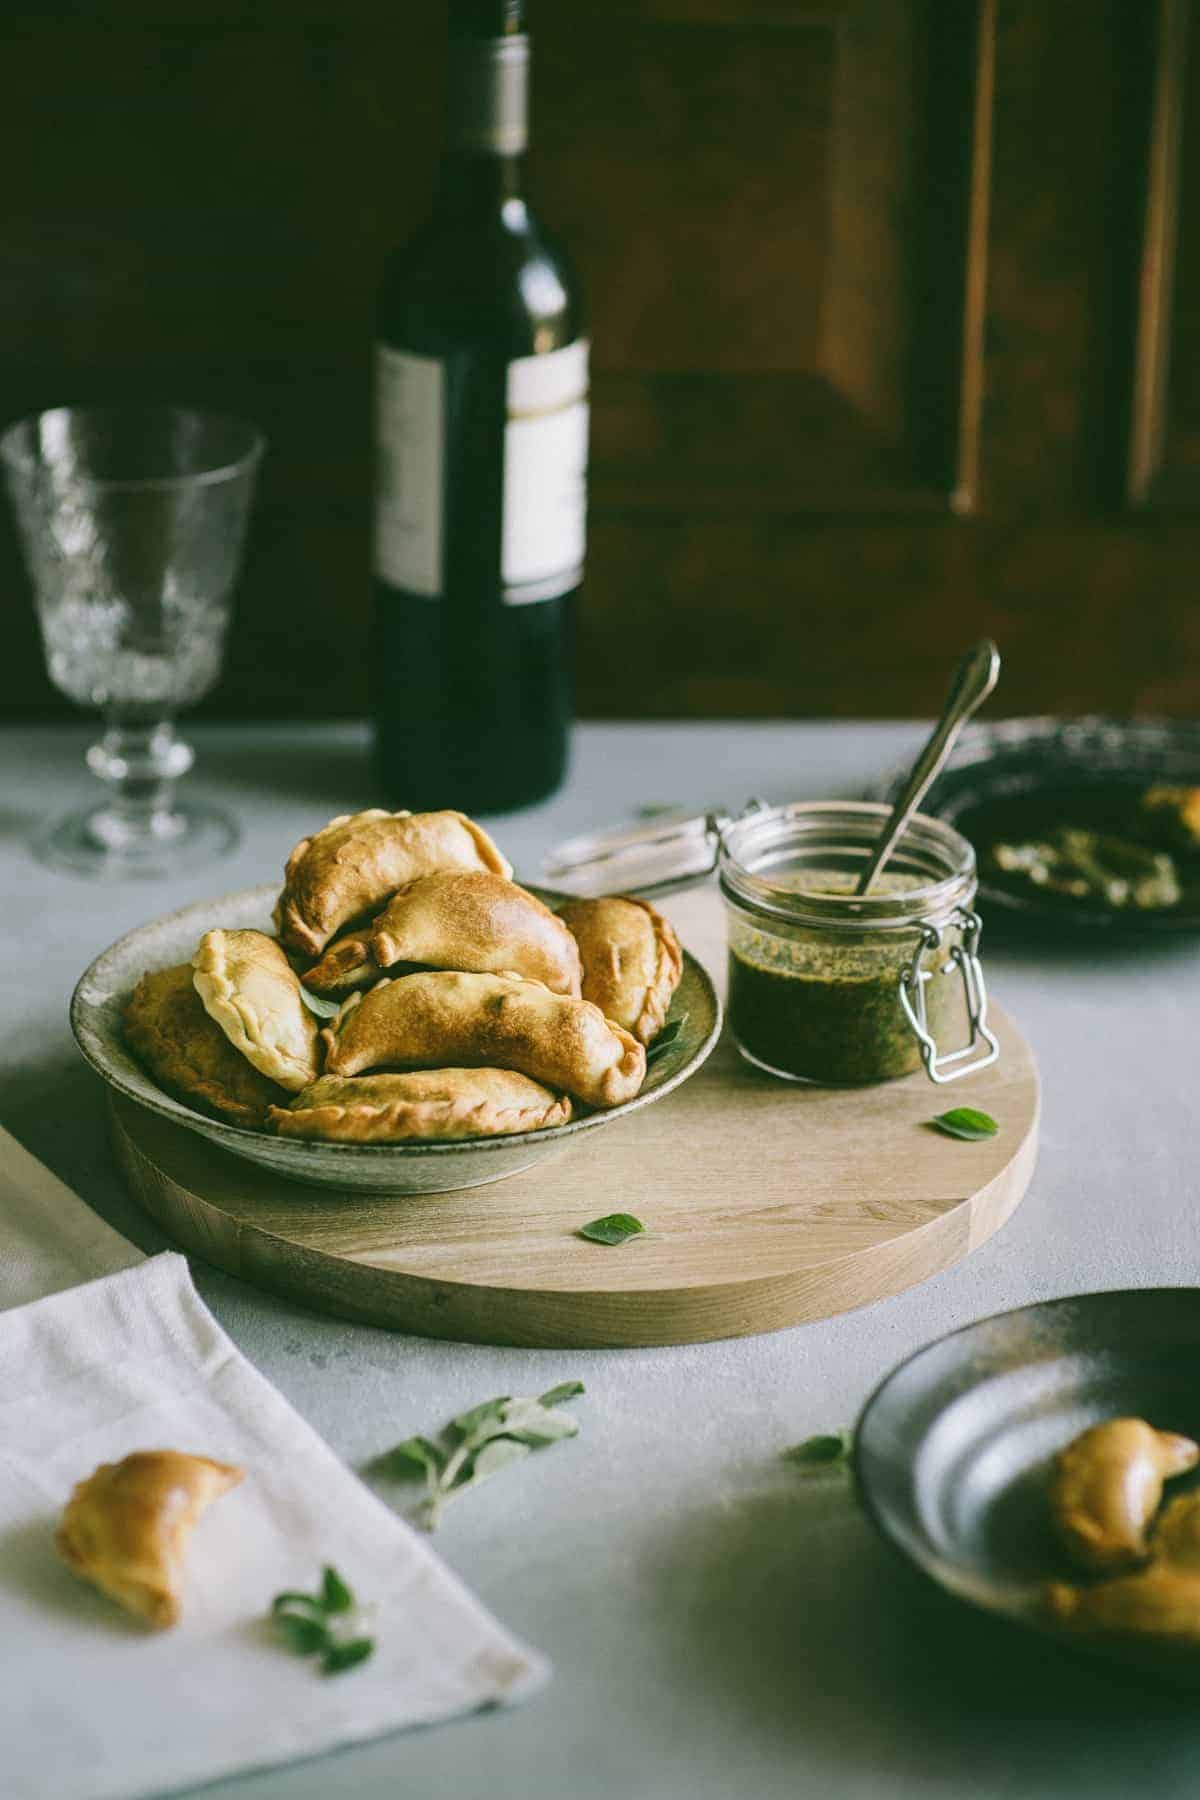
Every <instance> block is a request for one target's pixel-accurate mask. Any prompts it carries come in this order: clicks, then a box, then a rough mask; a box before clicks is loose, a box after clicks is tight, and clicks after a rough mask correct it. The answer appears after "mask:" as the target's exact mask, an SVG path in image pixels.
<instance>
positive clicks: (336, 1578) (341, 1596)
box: [321, 1563, 354, 1613]
mask: <svg viewBox="0 0 1200 1800" xmlns="http://www.w3.org/2000/svg"><path fill="white" fill-rule="evenodd" d="M321 1604H322V1606H323V1607H324V1608H325V1611H326V1612H327V1613H344V1612H351V1611H352V1610H353V1607H354V1595H353V1594H352V1593H351V1592H350V1589H349V1588H348V1587H347V1586H346V1583H345V1582H344V1581H343V1580H342V1578H341V1576H340V1575H339V1574H338V1572H337V1570H336V1569H334V1568H331V1567H330V1565H329V1564H328V1563H326V1565H325V1568H324V1570H323V1572H322V1575H321Z"/></svg>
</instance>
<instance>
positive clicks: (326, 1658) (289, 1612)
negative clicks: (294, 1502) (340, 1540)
mask: <svg viewBox="0 0 1200 1800" xmlns="http://www.w3.org/2000/svg"><path fill="white" fill-rule="evenodd" d="M271 1615H272V1617H273V1618H274V1620H275V1623H276V1625H277V1626H278V1628H279V1631H280V1633H281V1634H282V1636H283V1638H284V1639H285V1641H286V1642H287V1644H288V1646H289V1648H290V1649H292V1650H294V1651H295V1652H296V1654H297V1656H319V1657H320V1658H321V1668H322V1670H323V1671H324V1673H325V1674H326V1675H338V1674H340V1673H341V1671H342V1670H343V1669H352V1668H353V1667H354V1666H355V1664H356V1663H360V1662H365V1661H366V1660H367V1657H368V1656H370V1654H371V1652H372V1651H373V1650H374V1648H375V1640H374V1638H373V1637H368V1636H367V1635H366V1632H365V1630H364V1625H365V1623H366V1617H367V1615H366V1612H365V1609H363V1608H362V1607H360V1606H359V1604H358V1602H357V1600H356V1599H355V1598H354V1595H353V1593H352V1592H351V1590H350V1588H349V1587H348V1586H347V1584H346V1583H345V1581H343V1579H342V1577H341V1576H340V1575H339V1574H338V1572H337V1570H336V1569H335V1568H333V1566H332V1565H331V1564H329V1563H326V1565H325V1567H324V1569H322V1571H321V1587H320V1591H319V1592H318V1593H316V1594H299V1593H295V1592H291V1591H289V1592H286V1593H283V1594H276V1596H275V1598H274V1600H272V1602H271Z"/></svg>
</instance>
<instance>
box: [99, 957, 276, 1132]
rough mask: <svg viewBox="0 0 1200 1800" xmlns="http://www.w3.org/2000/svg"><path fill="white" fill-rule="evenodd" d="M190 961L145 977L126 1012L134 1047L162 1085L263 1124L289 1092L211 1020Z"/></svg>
mask: <svg viewBox="0 0 1200 1800" xmlns="http://www.w3.org/2000/svg"><path fill="white" fill-rule="evenodd" d="M192 977H193V969H192V965H191V964H190V963H177V964H175V966H174V967H172V968H169V969H155V970H153V971H152V972H151V973H150V974H148V975H143V976H142V979H141V980H140V981H139V982H138V984H137V986H136V988H135V989H134V990H133V995H132V998H131V999H130V1001H129V1003H128V1005H127V1006H126V1008H125V1018H124V1024H125V1037H126V1041H127V1042H128V1044H129V1048H130V1049H131V1050H132V1051H133V1054H134V1055H135V1056H136V1057H137V1059H138V1061H139V1062H140V1063H141V1064H142V1067H143V1068H144V1069H145V1070H146V1071H147V1073H148V1074H150V1075H152V1076H153V1077H154V1079H155V1081H157V1082H158V1083H159V1084H160V1086H162V1087H164V1088H167V1089H169V1091H170V1092H172V1093H174V1094H177V1095H178V1096H179V1098H180V1099H181V1100H186V1101H188V1102H189V1103H190V1104H192V1105H195V1106H200V1107H202V1108H203V1109H204V1110H205V1111H207V1112H211V1113H215V1114H216V1115H217V1117H218V1118H222V1119H229V1120H231V1121H232V1122H233V1123H234V1124H235V1125H262V1124H264V1123H265V1121H266V1116H267V1108H268V1107H269V1106H270V1105H271V1104H272V1103H273V1102H274V1101H277V1100H281V1099H282V1098H283V1089H282V1088H280V1087H279V1086H278V1085H277V1084H276V1083H275V1082H273V1081H268V1080H267V1078H266V1076H265V1075H262V1074H260V1072H259V1071H258V1070H257V1069H255V1068H253V1067H252V1066H251V1064H250V1063H248V1062H247V1061H246V1059H245V1057H244V1056H242V1055H241V1054H240V1053H239V1052H238V1051H237V1050H235V1049H234V1047H233V1045H232V1044H231V1043H230V1042H229V1039H228V1038H227V1037H226V1036H225V1033H224V1032H223V1031H222V1030H221V1027H220V1026H219V1025H217V1024H215V1023H214V1021H213V1020H212V1019H210V1018H209V1016H208V1014H207V1013H206V1012H205V1010H204V1003H203V1001H202V1000H201V998H200V996H199V994H198V993H197V992H196V989H195V986H194V985H193V980H192Z"/></svg>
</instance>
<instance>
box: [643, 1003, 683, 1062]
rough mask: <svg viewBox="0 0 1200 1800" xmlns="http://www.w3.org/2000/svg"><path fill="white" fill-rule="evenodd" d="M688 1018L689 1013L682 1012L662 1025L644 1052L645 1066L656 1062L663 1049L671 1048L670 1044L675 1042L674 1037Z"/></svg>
mask: <svg viewBox="0 0 1200 1800" xmlns="http://www.w3.org/2000/svg"><path fill="white" fill-rule="evenodd" d="M688 1018H689V1014H687V1013H683V1014H681V1016H680V1017H679V1018H678V1019H672V1020H671V1023H670V1024H669V1025H664V1026H663V1028H662V1030H661V1031H660V1032H659V1034H658V1036H657V1037H656V1038H655V1039H654V1042H653V1043H652V1044H651V1045H650V1048H649V1049H648V1050H647V1052H646V1067H647V1068H649V1067H650V1064H651V1063H652V1062H657V1060H658V1058H659V1057H660V1056H661V1055H662V1054H663V1052H664V1051H665V1050H669V1049H670V1048H671V1045H672V1044H673V1043H674V1042H675V1040H676V1038H677V1037H678V1036H679V1034H680V1032H681V1031H682V1030H683V1028H684V1026H685V1025H686V1024H687V1022H688Z"/></svg>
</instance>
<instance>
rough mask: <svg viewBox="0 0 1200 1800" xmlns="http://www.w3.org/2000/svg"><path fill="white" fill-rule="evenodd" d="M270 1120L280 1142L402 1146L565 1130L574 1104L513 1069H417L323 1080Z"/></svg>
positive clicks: (275, 1111)
mask: <svg viewBox="0 0 1200 1800" xmlns="http://www.w3.org/2000/svg"><path fill="white" fill-rule="evenodd" d="M270 1117H271V1123H272V1125H274V1127H275V1129H276V1131H278V1132H279V1134H280V1136H281V1137H299V1138H323V1139H326V1140H329V1141H333V1142H336V1143H357V1144H403V1143H412V1142H413V1141H415V1140H417V1139H439V1138H441V1139H445V1138H472V1137H508V1136H511V1135H513V1134H514V1133H516V1132H521V1131H542V1130H545V1129H547V1128H548V1127H550V1126H552V1125H565V1124H566V1123H567V1121H568V1119H569V1118H570V1117H571V1102H570V1100H569V1099H568V1098H567V1097H566V1095H565V1094H554V1093H551V1091H550V1089H549V1088H546V1087H543V1086H542V1085H541V1083H540V1082H537V1081H531V1080H530V1078H529V1077H528V1076H527V1075H520V1074H518V1073H517V1072H516V1071H515V1070H513V1069H417V1070H413V1071H411V1072H410V1073H408V1074H382V1075H353V1076H348V1077H347V1076H342V1075H323V1076H322V1077H321V1079H320V1080H319V1081H314V1082H313V1084H312V1086H311V1087H308V1088H305V1090H304V1092H303V1093H301V1094H297V1095H296V1098H295V1099H294V1100H293V1101H292V1102H291V1103H290V1105H288V1106H286V1107H272V1108H271V1115H270Z"/></svg>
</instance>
